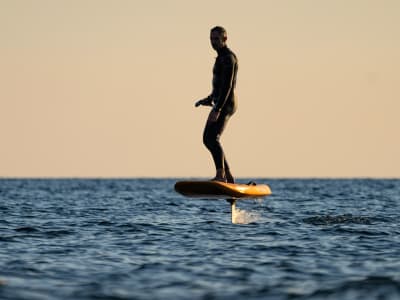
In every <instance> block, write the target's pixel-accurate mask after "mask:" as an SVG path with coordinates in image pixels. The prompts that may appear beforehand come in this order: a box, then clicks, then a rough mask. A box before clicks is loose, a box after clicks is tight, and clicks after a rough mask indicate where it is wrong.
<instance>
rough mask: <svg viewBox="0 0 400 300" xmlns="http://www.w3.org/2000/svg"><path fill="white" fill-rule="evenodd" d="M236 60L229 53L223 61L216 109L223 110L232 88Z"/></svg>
mask: <svg viewBox="0 0 400 300" xmlns="http://www.w3.org/2000/svg"><path fill="white" fill-rule="evenodd" d="M235 65H236V60H235V58H234V56H233V55H232V54H230V55H227V56H225V57H224V58H223V61H222V72H221V75H220V76H221V86H220V92H219V93H218V94H219V97H218V99H215V100H216V101H215V105H214V110H215V111H218V112H219V111H221V109H222V108H223V107H224V105H225V102H226V100H227V99H228V96H229V94H230V92H231V90H232V85H233V78H234V73H235Z"/></svg>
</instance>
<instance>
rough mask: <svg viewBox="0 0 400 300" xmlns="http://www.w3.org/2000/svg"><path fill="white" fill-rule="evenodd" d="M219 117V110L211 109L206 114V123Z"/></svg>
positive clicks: (212, 121)
mask: <svg viewBox="0 0 400 300" xmlns="http://www.w3.org/2000/svg"><path fill="white" fill-rule="evenodd" d="M218 117H219V111H215V110H212V111H210V114H209V115H208V119H207V123H214V122H217V120H218Z"/></svg>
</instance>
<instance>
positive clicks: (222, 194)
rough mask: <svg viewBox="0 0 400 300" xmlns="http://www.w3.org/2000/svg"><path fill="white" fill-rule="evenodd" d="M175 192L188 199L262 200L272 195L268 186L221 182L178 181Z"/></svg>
mask: <svg viewBox="0 0 400 300" xmlns="http://www.w3.org/2000/svg"><path fill="white" fill-rule="evenodd" d="M175 191H177V192H178V193H179V194H181V195H184V196H187V197H196V198H213V199H215V198H217V199H226V198H235V199H246V198H261V197H265V196H268V195H271V189H270V188H269V186H268V185H266V184H255V183H253V182H251V183H249V184H237V183H225V182H221V181H213V180H208V181H178V182H177V183H175Z"/></svg>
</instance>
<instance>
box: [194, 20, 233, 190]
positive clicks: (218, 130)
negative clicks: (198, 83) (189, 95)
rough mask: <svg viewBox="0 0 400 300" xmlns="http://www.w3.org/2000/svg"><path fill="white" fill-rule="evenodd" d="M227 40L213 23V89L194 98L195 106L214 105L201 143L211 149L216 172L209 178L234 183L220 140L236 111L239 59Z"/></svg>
mask: <svg viewBox="0 0 400 300" xmlns="http://www.w3.org/2000/svg"><path fill="white" fill-rule="evenodd" d="M226 40H227V34H226V30H225V29H224V28H223V27H220V26H216V27H214V28H212V29H211V32H210V41H211V46H212V47H213V49H214V50H215V51H217V53H218V56H217V58H216V60H215V64H214V68H213V80H212V93H211V95H209V96H208V97H206V98H205V99H202V100H199V101H197V102H196V104H195V106H196V107H197V106H200V105H206V106H212V107H213V108H212V110H211V112H210V114H209V116H208V119H207V123H206V126H205V128H204V134H203V143H204V145H205V146H206V147H207V149H208V150H209V151H210V152H211V155H212V157H213V160H214V163H215V168H216V175H215V177H214V178H213V179H212V180H216V181H222V182H229V183H234V182H235V180H234V178H233V176H232V173H231V171H230V169H229V165H228V162H227V160H226V157H225V154H224V151H223V149H222V146H221V143H220V141H219V139H220V137H221V134H222V132H223V130H224V128H225V126H226V124H227V122H228V120H229V118H230V117H231V116H232V115H233V114H234V113H235V111H236V100H235V94H234V89H235V85H236V74H237V70H238V61H237V58H236V55H235V54H234V53H233V52H232V51H231V50H230V49H229V48H228V47H227V45H226Z"/></svg>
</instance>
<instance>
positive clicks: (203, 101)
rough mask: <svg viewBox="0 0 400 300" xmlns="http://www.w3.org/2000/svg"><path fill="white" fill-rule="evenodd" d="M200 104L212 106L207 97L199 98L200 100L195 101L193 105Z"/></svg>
mask: <svg viewBox="0 0 400 300" xmlns="http://www.w3.org/2000/svg"><path fill="white" fill-rule="evenodd" d="M200 105H204V106H212V103H211V99H210V98H209V97H207V98H204V99H201V100H199V101H197V102H196V103H195V105H194V106H195V107H198V106H200Z"/></svg>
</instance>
